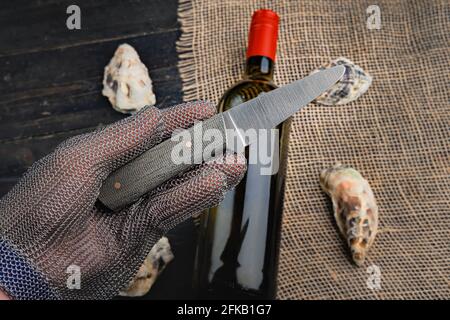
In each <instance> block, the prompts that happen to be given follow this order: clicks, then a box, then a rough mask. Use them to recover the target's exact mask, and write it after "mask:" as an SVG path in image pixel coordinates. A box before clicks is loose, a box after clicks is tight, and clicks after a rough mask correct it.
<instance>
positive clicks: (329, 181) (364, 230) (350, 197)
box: [320, 164, 378, 266]
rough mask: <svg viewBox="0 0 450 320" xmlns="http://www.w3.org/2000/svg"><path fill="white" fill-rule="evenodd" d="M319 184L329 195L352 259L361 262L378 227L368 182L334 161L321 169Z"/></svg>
mask: <svg viewBox="0 0 450 320" xmlns="http://www.w3.org/2000/svg"><path fill="white" fill-rule="evenodd" d="M320 185H321V187H322V189H323V190H324V191H325V192H326V193H327V194H328V195H329V196H330V197H331V200H332V203H333V211H334V218H335V219H336V223H337V225H338V228H339V231H340V232H341V234H342V235H343V236H344V238H345V239H346V241H347V243H348V245H349V247H350V250H351V254H352V258H353V261H354V262H355V263H356V264H357V265H358V266H361V265H362V264H363V263H364V260H365V258H366V255H367V252H368V250H369V248H370V247H371V246H372V243H373V241H374V239H375V235H376V234H377V231H378V207H377V204H376V202H375V197H374V195H373V192H372V189H371V188H370V186H369V183H368V182H367V180H365V179H364V178H363V177H362V176H361V174H360V173H359V172H358V171H356V170H355V169H353V168H351V167H349V166H345V165H341V164H337V165H335V166H333V167H331V168H329V169H325V170H323V171H322V172H321V174H320Z"/></svg>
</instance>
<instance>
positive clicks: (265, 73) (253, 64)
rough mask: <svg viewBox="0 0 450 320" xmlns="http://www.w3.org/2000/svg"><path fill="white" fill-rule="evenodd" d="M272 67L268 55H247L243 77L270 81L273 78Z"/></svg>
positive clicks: (272, 63) (271, 61) (272, 64)
mask: <svg viewBox="0 0 450 320" xmlns="http://www.w3.org/2000/svg"><path fill="white" fill-rule="evenodd" d="M273 69H274V62H273V60H272V59H270V58H269V57H264V56H252V57H248V58H247V64H246V67H245V73H244V79H249V80H262V81H268V82H271V81H272V80H273Z"/></svg>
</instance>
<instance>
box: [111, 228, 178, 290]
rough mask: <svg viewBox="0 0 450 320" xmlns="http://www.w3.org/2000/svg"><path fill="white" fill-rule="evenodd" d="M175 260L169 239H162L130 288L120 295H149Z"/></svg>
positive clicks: (151, 252) (149, 255)
mask: <svg viewBox="0 0 450 320" xmlns="http://www.w3.org/2000/svg"><path fill="white" fill-rule="evenodd" d="M173 258H174V256H173V253H172V249H171V247H170V243H169V239H167V238H166V237H162V238H161V239H159V241H158V242H157V243H156V244H155V245H154V246H153V248H152V250H150V253H149V254H148V255H147V258H146V259H145V261H144V263H143V264H142V265H141V267H140V268H139V271H138V272H137V274H136V275H135V276H134V278H133V280H132V281H131V282H130V284H129V285H128V288H127V289H125V290H123V291H121V292H120V293H119V295H121V296H124V297H141V296H143V295H145V294H147V292H149V290H150V288H151V287H152V286H153V284H154V283H155V281H156V279H157V278H158V276H159V275H160V274H161V272H162V271H163V270H164V268H165V267H166V265H167V264H168V263H169V262H170V261H172V260H173Z"/></svg>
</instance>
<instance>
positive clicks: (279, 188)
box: [194, 10, 287, 299]
mask: <svg viewBox="0 0 450 320" xmlns="http://www.w3.org/2000/svg"><path fill="white" fill-rule="evenodd" d="M278 21H279V18H278V15H277V14H276V13H275V12H273V11H270V10H258V11H256V12H254V14H253V16H252V21H251V25H250V32H249V39H248V48H247V62H246V68H245V73H244V76H243V79H242V80H241V81H239V82H238V83H236V84H235V85H234V86H232V87H231V88H230V89H229V90H228V91H227V92H226V93H225V94H224V95H223V97H222V98H221V100H220V102H219V105H218V111H219V112H224V111H226V110H228V109H230V108H233V107H234V106H236V105H239V104H241V103H243V102H245V101H248V100H250V99H253V98H255V97H256V96H258V95H259V94H260V93H262V92H267V91H270V90H273V89H275V88H276V86H275V84H274V83H273V71H274V61H275V52H276V44H277V35H278ZM277 129H278V130H279V131H278V133H279V136H278V137H277V139H279V140H278V141H277V142H279V143H280V145H279V149H278V150H277V151H276V152H277V154H274V155H273V157H280V158H279V159H281V161H280V162H279V170H278V173H276V174H273V175H263V174H261V166H262V165H261V164H259V163H248V170H247V173H246V176H245V177H244V178H243V180H242V182H241V183H240V184H239V185H238V186H237V187H236V188H235V189H234V190H232V191H230V192H229V193H228V194H227V195H226V196H225V199H224V200H223V201H222V203H220V204H219V205H218V206H217V207H215V208H211V209H209V211H208V213H207V214H203V215H202V217H201V221H200V232H199V241H198V247H197V254H196V279H195V281H194V282H195V284H196V287H197V289H199V294H200V296H201V297H203V298H218V299H252V298H255V299H271V298H274V296H275V288H276V285H275V281H276V271H277V270H276V269H277V260H278V239H279V229H280V223H281V213H282V195H283V187H284V175H283V172H284V165H285V161H284V158H285V155H286V149H287V148H286V142H287V138H286V137H287V130H286V129H287V123H286V122H285V123H284V124H283V125H280V126H279V127H278V128H277ZM280 131H281V133H280ZM271 138H273V136H272V137H271ZM252 152H254V151H253V149H252V148H251V147H250V148H247V149H246V158H247V161H248V159H250V158H251V157H252V154H251V153H252ZM272 160H275V159H272Z"/></svg>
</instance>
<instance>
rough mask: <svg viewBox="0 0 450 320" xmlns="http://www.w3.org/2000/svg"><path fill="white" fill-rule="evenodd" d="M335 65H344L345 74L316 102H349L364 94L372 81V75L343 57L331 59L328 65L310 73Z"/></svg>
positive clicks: (335, 103)
mask: <svg viewBox="0 0 450 320" xmlns="http://www.w3.org/2000/svg"><path fill="white" fill-rule="evenodd" d="M336 65H343V66H345V74H344V76H343V77H342V79H341V80H340V81H339V82H337V83H336V84H335V85H334V86H333V87H332V88H331V89H329V90H328V91H326V92H324V93H322V94H321V95H320V96H319V97H318V98H317V99H316V100H314V101H315V102H316V103H318V104H323V105H327V106H333V105H342V104H346V103H350V102H352V101H354V100H356V99H358V98H359V97H360V96H361V95H362V94H364V93H365V92H366V91H367V89H369V87H370V85H371V83H372V77H371V76H370V75H369V74H367V73H366V72H364V70H363V69H362V68H361V67H360V66H358V65H356V64H354V63H353V62H352V61H350V60H349V59H347V58H344V57H340V58H337V59H336V60H333V61H331V62H330V63H329V64H328V65H326V66H323V67H320V68H319V69H317V70H314V71H313V72H312V73H311V74H313V73H316V72H318V71H319V70H324V69H328V68H331V67H334V66H336Z"/></svg>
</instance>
